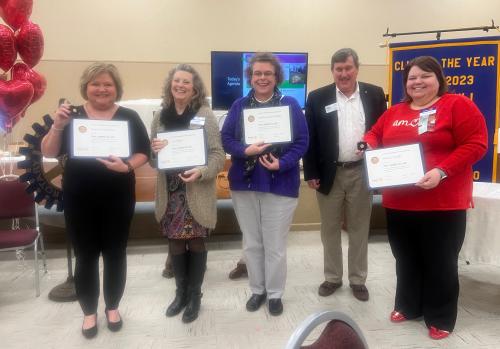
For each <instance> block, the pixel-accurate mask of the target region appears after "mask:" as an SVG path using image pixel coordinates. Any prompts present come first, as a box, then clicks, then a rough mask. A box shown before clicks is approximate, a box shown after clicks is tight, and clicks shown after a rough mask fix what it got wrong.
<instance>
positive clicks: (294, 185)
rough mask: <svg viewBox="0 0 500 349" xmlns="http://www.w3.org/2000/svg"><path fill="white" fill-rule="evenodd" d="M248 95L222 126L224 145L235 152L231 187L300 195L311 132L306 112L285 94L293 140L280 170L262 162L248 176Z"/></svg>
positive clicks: (232, 156)
mask: <svg viewBox="0 0 500 349" xmlns="http://www.w3.org/2000/svg"><path fill="white" fill-rule="evenodd" d="M248 98H249V97H248V96H247V97H242V98H239V99H238V100H236V101H235V102H234V103H233V105H232V106H231V109H230V110H229V113H228V116H227V118H226V121H225V122H224V127H223V128H222V132H221V136H222V145H223V146H224V150H225V151H226V153H228V154H230V155H231V161H232V165H231V168H230V169H229V185H230V188H231V190H245V191H258V192H264V193H272V194H276V195H282V196H289V197H298V196H299V185H300V169H299V160H300V158H301V157H302V156H303V155H304V154H305V152H306V150H307V146H308V143H309V133H308V131H307V123H306V119H305V117H304V113H303V112H302V110H301V109H300V106H299V104H298V103H297V101H296V100H295V99H293V98H292V97H288V96H283V97H282V99H281V101H280V102H281V103H280V104H281V105H288V106H290V113H291V120H292V132H293V142H292V143H290V144H288V145H286V146H284V147H283V148H282V149H283V152H282V154H281V156H280V157H279V162H280V169H279V170H278V171H269V170H268V169H266V168H265V167H263V166H262V165H261V164H260V163H259V162H258V161H257V163H256V164H255V169H254V171H253V173H252V176H251V177H250V178H245V175H244V164H245V160H246V158H247V156H246V155H245V148H246V146H245V144H244V143H243V132H242V124H241V118H242V115H243V108H244V107H245V106H246V105H247V102H248Z"/></svg>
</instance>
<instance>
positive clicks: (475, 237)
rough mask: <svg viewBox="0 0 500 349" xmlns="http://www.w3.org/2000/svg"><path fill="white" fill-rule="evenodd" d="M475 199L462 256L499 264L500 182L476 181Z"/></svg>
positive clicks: (469, 215)
mask: <svg viewBox="0 0 500 349" xmlns="http://www.w3.org/2000/svg"><path fill="white" fill-rule="evenodd" d="M473 200H474V208H471V209H469V210H467V228H466V233H465V240H464V244H463V247H462V250H461V252H460V257H461V258H462V259H465V260H466V261H468V262H479V263H488V264H495V265H500V184H498V183H483V182H475V183H474V191H473Z"/></svg>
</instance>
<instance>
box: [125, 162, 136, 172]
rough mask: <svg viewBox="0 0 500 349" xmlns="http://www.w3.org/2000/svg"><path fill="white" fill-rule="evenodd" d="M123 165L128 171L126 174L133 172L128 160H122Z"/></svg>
mask: <svg viewBox="0 0 500 349" xmlns="http://www.w3.org/2000/svg"><path fill="white" fill-rule="evenodd" d="M123 163H124V164H125V165H127V168H128V171H127V172H128V173H130V172H134V168H133V167H132V165H130V162H128V160H123Z"/></svg>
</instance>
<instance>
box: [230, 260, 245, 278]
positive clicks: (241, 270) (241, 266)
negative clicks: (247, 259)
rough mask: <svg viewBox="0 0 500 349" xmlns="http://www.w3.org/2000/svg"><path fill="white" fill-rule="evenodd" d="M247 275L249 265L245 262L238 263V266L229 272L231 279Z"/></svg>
mask: <svg viewBox="0 0 500 349" xmlns="http://www.w3.org/2000/svg"><path fill="white" fill-rule="evenodd" d="M247 276H248V272H247V265H246V264H245V263H237V264H236V268H234V269H233V270H231V271H230V272H229V278H230V279H231V280H236V279H239V278H241V277H247Z"/></svg>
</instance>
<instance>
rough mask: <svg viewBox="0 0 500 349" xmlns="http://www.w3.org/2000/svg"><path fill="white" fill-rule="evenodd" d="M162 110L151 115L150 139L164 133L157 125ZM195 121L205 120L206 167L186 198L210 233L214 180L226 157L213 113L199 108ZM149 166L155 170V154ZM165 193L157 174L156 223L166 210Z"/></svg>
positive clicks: (163, 177) (214, 219)
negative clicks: (202, 118)
mask: <svg viewBox="0 0 500 349" xmlns="http://www.w3.org/2000/svg"><path fill="white" fill-rule="evenodd" d="M160 115H161V110H160V111H157V112H156V113H155V114H154V118H153V122H152V123H151V139H153V138H156V135H157V134H158V133H160V132H164V131H165V127H164V126H163V125H162V124H161V122H160ZM196 116H198V117H204V118H205V132H206V136H207V148H208V149H207V154H208V158H207V160H208V165H207V166H200V167H198V168H199V169H200V170H201V177H200V178H198V179H197V180H196V181H195V182H192V183H187V185H186V195H187V203H188V207H189V210H190V211H191V213H192V215H193V218H194V219H195V220H196V221H197V222H198V223H199V224H201V225H202V226H204V227H206V228H209V229H213V228H215V224H216V223H217V195H216V191H215V179H216V177H217V174H218V173H219V171H221V170H222V167H223V166H224V161H225V158H226V157H225V153H224V150H223V149H222V144H221V139H220V132H219V127H218V125H217V121H216V119H215V116H214V114H213V112H212V110H211V109H210V108H209V107H207V106H203V107H201V108H200V110H199V111H198V113H196ZM149 163H150V164H151V166H152V167H153V168H156V167H157V159H156V154H154V153H151V158H150V161H149ZM167 202H168V191H167V180H166V175H165V172H164V171H161V170H159V171H158V175H157V177H156V195H155V217H156V220H157V221H158V222H160V220H161V219H162V217H163V215H164V214H165V210H166V209H167Z"/></svg>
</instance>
